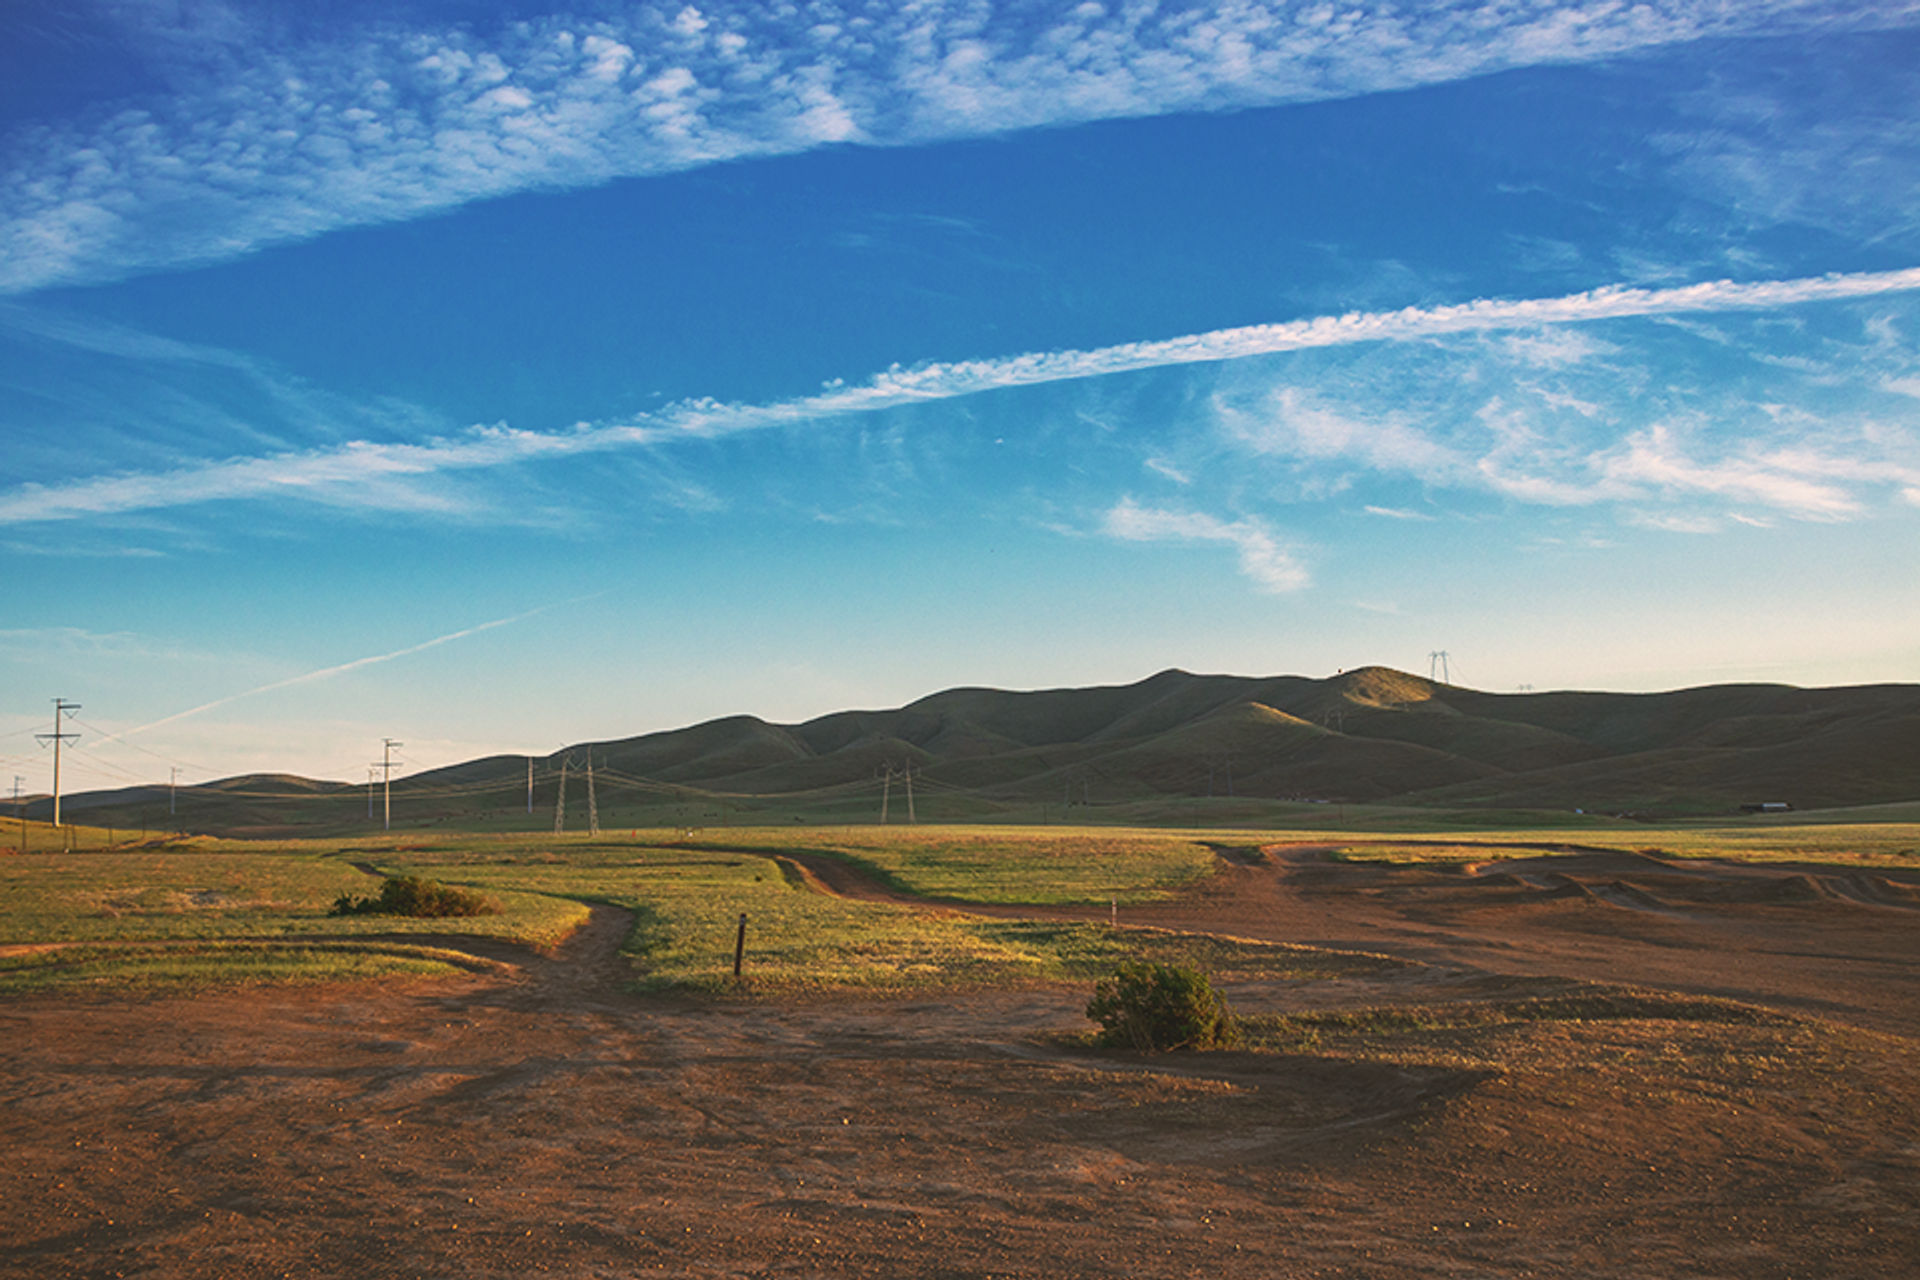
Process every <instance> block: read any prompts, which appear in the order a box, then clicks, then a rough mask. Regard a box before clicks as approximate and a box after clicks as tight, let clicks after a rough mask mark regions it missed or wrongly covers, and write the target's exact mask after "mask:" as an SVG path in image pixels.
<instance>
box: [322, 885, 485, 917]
mask: <svg viewBox="0 0 1920 1280" xmlns="http://www.w3.org/2000/svg"><path fill="white" fill-rule="evenodd" d="M327 914H328V915H332V916H422V917H439V916H492V915H498V914H500V904H499V903H497V902H495V901H494V900H493V899H492V898H489V897H487V896H486V895H485V894H479V893H475V892H474V891H473V890H471V889H459V888H455V887H454V886H453V885H450V884H441V883H440V882H439V881H438V880H423V879H421V878H420V877H419V876H388V877H387V878H386V880H385V881H384V882H382V883H381V885H380V893H379V896H378V897H373V898H356V897H354V896H353V895H352V894H350V893H343V894H341V895H340V896H339V897H338V898H335V899H334V900H333V910H331V911H329V912H328V913H327Z"/></svg>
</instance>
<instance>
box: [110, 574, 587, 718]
mask: <svg viewBox="0 0 1920 1280" xmlns="http://www.w3.org/2000/svg"><path fill="white" fill-rule="evenodd" d="M605 594H607V593H606V592H604V591H597V592H594V593H593V594H592V595H585V596H576V597H574V598H573V599H571V600H561V601H557V602H555V603H553V604H543V605H541V606H540V607H539V608H537V609H528V610H527V611H526V612H525V613H516V614H514V615H513V616H512V617H510V618H495V619H494V620H493V621H492V622H482V623H480V624H478V625H477V626H471V627H463V628H461V629H460V630H459V631H449V632H448V633H447V634H446V635H443V636H435V637H434V638H433V639H431V640H423V641H421V642H420V643H419V644H410V645H408V646H407V647H406V648H404V649H395V650H393V652H391V653H376V654H373V655H371V656H369V657H365V658H355V659H354V660H353V661H352V662H342V663H340V664H339V665H337V666H332V667H321V668H320V669H319V670H317V671H309V672H307V673H305V674H304V675H297V676H289V677H287V678H286V679H285V680H275V681H274V682H272V683H271V684H263V685H260V686H259V687H257V688H253V689H247V690H244V691H243V692H240V693H230V694H228V695H227V696H226V697H224V698H215V699H214V700H213V701H212V702H203V703H201V704H200V705H199V706H197V707H188V708H187V709H186V710H185V711H176V712H174V713H173V714H172V715H170V716H163V717H162V718H160V719H158V720H154V721H151V722H149V723H147V724H143V725H137V726H135V727H134V728H132V729H127V730H124V731H123V732H120V733H117V734H113V735H111V736H110V737H107V738H103V739H100V740H98V741H97V742H96V743H95V744H94V745H96V746H103V745H105V744H106V743H107V742H124V741H125V740H126V739H128V738H131V737H132V736H133V735H134V734H136V733H145V732H147V731H148V730H149V729H158V728H160V727H161V726H162V725H169V724H173V723H174V722H175V721H179V720H185V719H187V718H188V717H189V716H197V715H200V714H201V713H202V712H206V711H212V710H213V709H214V708H216V707H224V706H226V705H228V704H229V703H234V702H239V701H240V700H241V699H242V698H253V697H257V696H259V695H260V694H263V693H272V692H273V691H274V690H276V689H291V688H293V687H294V686H295V685H302V684H312V683H314V682H315V681H317V680H328V679H331V678H332V677H334V676H338V675H345V674H346V673H347V672H349V671H358V670H360V669H361V668H362V667H373V666H378V665H379V664H380V663H383V662H392V661H393V660H394V659H395V658H405V657H408V656H409V655H411V654H416V653H424V652H425V651H426V650H428V649H437V648H439V647H440V646H441V645H443V644H452V643H453V642H454V641H455V640H464V639H466V638H467V637H468V636H477V635H479V634H480V633H481V632H482V631H492V630H494V629H495V628H497V627H506V626H512V625H513V624H514V623H516V622H524V621H525V620H526V619H528V618H531V617H534V616H535V615H537V614H542V613H545V612H547V611H548V610H549V609H558V608H561V607H562V606H565V605H570V604H579V603H581V602H582V601H586V600H592V599H595V598H597V597H599V596H603V595H605Z"/></svg>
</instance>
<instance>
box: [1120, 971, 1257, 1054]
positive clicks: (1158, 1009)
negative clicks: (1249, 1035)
mask: <svg viewBox="0 0 1920 1280" xmlns="http://www.w3.org/2000/svg"><path fill="white" fill-rule="evenodd" d="M1087 1016H1088V1017H1089V1018H1091V1019H1093V1020H1094V1021H1095V1022H1097V1023H1099V1024H1100V1028H1101V1030H1100V1043H1101V1044H1103V1045H1107V1046H1109V1047H1111V1048H1121V1049H1139V1050H1143V1051H1146V1052H1161V1051H1165V1050H1170V1049H1225V1048H1230V1047H1232V1046H1233V1045H1235V1044H1237V1043H1239V1040H1240V1032H1239V1029H1238V1028H1237V1027H1235V1025H1234V1021H1233V1015H1232V1013H1230V1012H1229V1011H1228V1009H1227V1002H1226V1001H1225V1000H1223V999H1221V997H1220V994H1219V993H1218V992H1216V991H1215V990H1214V989H1213V983H1212V982H1210V981H1208V979H1207V975H1206V974H1204V973H1200V972H1198V971H1197V970H1194V969H1187V968H1183V967H1181V966H1179V965H1172V964H1150V963H1146V962H1142V961H1126V962H1124V963H1122V964H1121V965H1120V967H1119V969H1118V970H1117V971H1116V972H1115V973H1114V976H1113V977H1111V978H1108V979H1104V980H1102V981H1100V982H1098V983H1095V984H1094V988H1093V999H1092V1000H1090V1001H1089V1002H1088V1003H1087Z"/></svg>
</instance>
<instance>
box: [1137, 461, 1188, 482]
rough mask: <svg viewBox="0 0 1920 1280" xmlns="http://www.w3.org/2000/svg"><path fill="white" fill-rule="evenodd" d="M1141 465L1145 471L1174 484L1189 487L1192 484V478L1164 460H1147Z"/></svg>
mask: <svg viewBox="0 0 1920 1280" xmlns="http://www.w3.org/2000/svg"><path fill="white" fill-rule="evenodd" d="M1141 465H1142V466H1144V467H1145V468H1146V469H1147V470H1149V471H1151V472H1153V473H1155V474H1156V475H1160V476H1164V477H1166V478H1167V479H1168V480H1171V481H1173V482H1174V483H1175V484H1178V485H1190V484H1192V483H1193V477H1192V476H1191V475H1189V474H1188V473H1187V472H1185V471H1182V470H1181V469H1180V468H1179V467H1176V466H1174V465H1173V464H1172V463H1171V462H1168V461H1167V460H1166V459H1165V458H1148V459H1147V460H1146V461H1145V462H1144V463H1142V464H1141Z"/></svg>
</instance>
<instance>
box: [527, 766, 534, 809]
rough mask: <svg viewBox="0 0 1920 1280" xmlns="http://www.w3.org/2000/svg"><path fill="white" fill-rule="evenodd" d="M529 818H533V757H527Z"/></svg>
mask: <svg viewBox="0 0 1920 1280" xmlns="http://www.w3.org/2000/svg"><path fill="white" fill-rule="evenodd" d="M527 816H528V817H532V816H533V757H532V756H528V757H527Z"/></svg>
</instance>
